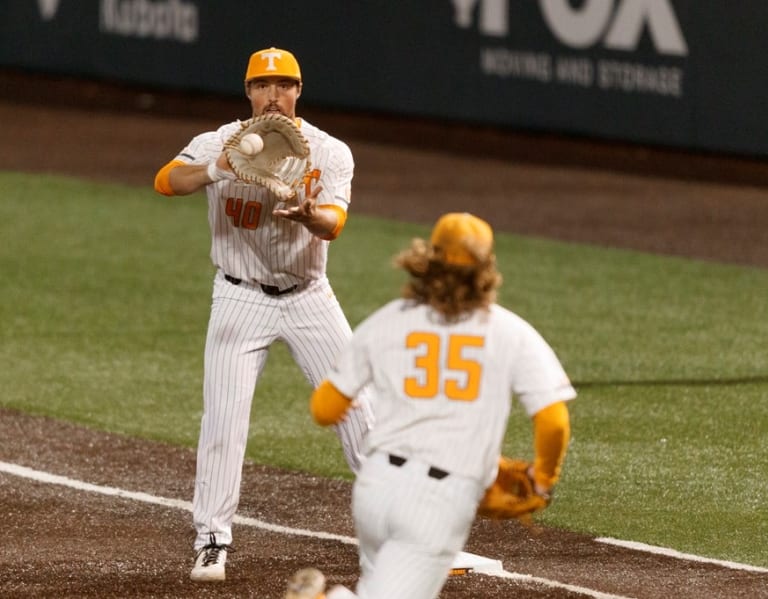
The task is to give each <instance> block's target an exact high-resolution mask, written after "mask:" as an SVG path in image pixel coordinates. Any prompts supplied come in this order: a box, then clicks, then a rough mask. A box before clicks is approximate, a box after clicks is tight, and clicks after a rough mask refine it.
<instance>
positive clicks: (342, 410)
mask: <svg viewBox="0 0 768 599" xmlns="http://www.w3.org/2000/svg"><path fill="white" fill-rule="evenodd" d="M351 405H352V400H351V398H349V397H347V396H346V395H344V394H343V393H342V392H341V391H339V390H338V389H337V388H336V387H334V386H333V383H331V382H330V381H329V380H327V379H326V380H324V381H323V382H321V383H320V384H319V385H318V386H317V389H315V390H314V392H313V393H312V397H311V398H310V400H309V411H310V412H311V413H312V418H314V420H315V422H317V423H318V424H320V425H322V426H329V425H331V424H338V423H339V422H341V420H342V419H343V418H344V415H345V414H346V413H347V410H348V409H349V408H350V406H351Z"/></svg>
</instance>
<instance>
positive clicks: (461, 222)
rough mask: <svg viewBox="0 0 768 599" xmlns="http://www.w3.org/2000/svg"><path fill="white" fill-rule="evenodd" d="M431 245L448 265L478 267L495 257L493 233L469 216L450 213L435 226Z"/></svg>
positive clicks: (480, 220) (486, 224) (462, 213)
mask: <svg viewBox="0 0 768 599" xmlns="http://www.w3.org/2000/svg"><path fill="white" fill-rule="evenodd" d="M430 242H431V243H432V246H433V247H434V248H435V249H437V250H440V251H441V252H442V261H443V262H445V263H446V264H455V265H458V266H474V265H476V264H480V263H481V262H483V261H485V260H487V259H488V257H489V256H490V255H491V252H492V251H493V230H492V229H491V225H489V224H488V223H487V222H485V221H484V220H482V219H480V218H478V217H476V216H473V215H472V214H470V213H469V212H449V213H447V214H444V215H443V216H441V217H440V218H439V219H438V221H437V223H435V227H434V228H433V229H432V236H431V237H430Z"/></svg>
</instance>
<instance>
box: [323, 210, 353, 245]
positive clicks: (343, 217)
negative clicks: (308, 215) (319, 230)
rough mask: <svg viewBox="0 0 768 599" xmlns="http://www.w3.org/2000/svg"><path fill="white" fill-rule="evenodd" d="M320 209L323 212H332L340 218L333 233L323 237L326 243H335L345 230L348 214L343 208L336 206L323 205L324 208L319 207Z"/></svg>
mask: <svg viewBox="0 0 768 599" xmlns="http://www.w3.org/2000/svg"><path fill="white" fill-rule="evenodd" d="M318 208H320V209H322V210H332V211H333V212H335V213H336V216H337V217H338V218H337V220H336V226H335V227H334V229H333V231H331V232H330V233H328V235H326V236H324V237H323V239H325V240H326V241H333V240H334V239H336V238H337V237H338V236H339V234H340V233H341V230H342V229H343V228H344V224H345V223H346V222H347V213H346V211H345V210H344V209H343V208H341V207H339V206H336V205H335V204H323V205H322V206H318Z"/></svg>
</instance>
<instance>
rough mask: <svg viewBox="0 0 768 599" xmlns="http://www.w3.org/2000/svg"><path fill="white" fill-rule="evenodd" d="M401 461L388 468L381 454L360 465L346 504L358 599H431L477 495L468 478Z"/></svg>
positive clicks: (458, 544) (462, 536) (458, 545)
mask: <svg viewBox="0 0 768 599" xmlns="http://www.w3.org/2000/svg"><path fill="white" fill-rule="evenodd" d="M429 468H430V466H429V465H428V464H424V463H423V462H419V461H417V460H407V461H406V462H405V463H404V464H403V465H401V466H395V465H392V464H391V463H390V462H389V459H388V455H387V454H385V453H380V452H377V453H374V454H372V455H371V456H369V457H368V458H367V459H366V460H365V462H364V463H363V465H362V467H361V469H360V472H359V473H358V475H357V480H356V481H355V485H354V489H353V495H352V507H353V512H354V517H355V527H356V532H357V538H358V539H359V541H360V550H359V551H360V569H361V575H360V580H359V581H358V584H357V589H356V591H355V594H356V595H357V597H359V598H360V599H392V598H393V597H397V599H430V598H434V597H437V596H438V595H439V594H440V590H441V589H442V587H443V585H444V584H445V580H446V579H447V578H448V572H449V570H450V568H451V564H452V563H453V560H454V559H455V557H456V555H457V554H458V553H459V551H461V550H462V549H463V547H464V544H465V543H466V541H467V537H468V536H469V532H470V529H471V527H472V523H473V522H474V520H475V514H476V512H477V505H478V502H479V501H480V498H481V497H482V495H483V493H484V489H483V488H482V485H481V484H480V483H479V482H478V481H475V480H472V479H469V478H466V477H462V476H457V475H455V474H449V475H448V476H446V477H445V478H442V479H437V478H432V477H430V476H429V475H428V474H427V473H428V471H429Z"/></svg>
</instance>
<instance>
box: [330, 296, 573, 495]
mask: <svg viewBox="0 0 768 599" xmlns="http://www.w3.org/2000/svg"><path fill="white" fill-rule="evenodd" d="M328 378H329V380H330V381H331V382H332V383H333V384H334V386H335V387H336V388H337V389H339V391H341V392H342V393H343V394H345V395H347V396H348V397H354V396H355V395H356V394H357V392H358V391H359V390H360V389H361V388H362V387H363V386H364V385H365V384H366V383H368V382H369V381H370V382H372V383H373V394H372V395H373V397H372V406H373V411H374V413H375V414H376V426H375V427H374V428H373V429H372V430H371V431H369V433H368V436H367V439H366V454H369V453H371V452H373V451H377V450H379V451H384V452H388V453H393V454H397V455H400V456H403V457H405V458H414V459H418V460H421V461H422V462H424V463H427V464H430V465H432V466H436V467H438V468H441V469H443V470H446V471H448V472H450V473H456V474H461V475H464V476H467V477H470V478H473V479H476V480H480V481H481V482H482V483H483V485H484V486H483V488H485V487H487V486H488V485H490V484H491V482H492V481H493V478H494V477H495V476H496V469H497V459H498V456H499V454H500V452H501V444H502V441H503V437H504V433H505V431H506V428H507V419H508V417H509V413H510V408H511V399H512V396H513V395H514V396H516V397H517V399H518V400H519V401H520V403H521V404H522V405H523V407H524V408H525V410H526V412H527V413H528V414H529V415H533V414H535V413H536V412H538V411H539V410H541V409H542V408H545V407H547V406H548V405H551V404H553V403H555V402H557V401H561V400H569V399H572V398H574V397H576V391H575V390H574V389H573V387H572V386H571V383H570V381H569V380H568V377H567V375H566V373H565V371H564V370H563V367H562V365H561V364H560V361H559V360H558V358H557V357H556V355H555V353H554V351H553V350H552V348H551V347H550V346H549V345H548V344H547V342H546V341H545V340H544V339H543V338H542V337H541V335H540V334H539V333H538V332H537V331H536V330H535V329H534V328H533V327H532V326H531V325H530V324H529V323H527V322H526V321H525V320H523V319H522V318H520V317H519V316H517V315H516V314H514V313H512V312H510V311H509V310H507V309H505V308H503V307H501V306H499V305H497V304H493V305H492V306H491V307H490V310H488V311H485V310H479V311H476V312H475V313H474V314H472V315H471V317H469V318H467V319H466V320H462V321H461V322H458V323H454V324H448V325H446V324H444V323H441V322H440V320H439V318H438V316H437V314H436V312H435V311H434V310H432V309H431V308H430V307H428V306H426V305H424V304H415V303H414V302H412V301H407V300H403V299H398V300H394V301H392V302H390V303H389V304H387V305H385V306H384V307H382V308H381V309H379V310H378V311H377V312H375V313H374V314H372V315H371V316H369V317H368V318H367V319H366V320H365V321H363V322H362V323H361V324H360V325H359V326H358V328H357V329H356V330H355V332H354V335H353V338H352V340H351V342H350V343H349V345H347V347H346V348H345V349H344V350H343V351H342V352H341V353H340V354H339V356H337V359H336V364H335V365H334V368H333V369H332V371H331V373H330V374H329V376H328Z"/></svg>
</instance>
